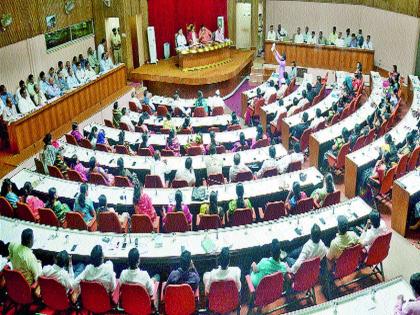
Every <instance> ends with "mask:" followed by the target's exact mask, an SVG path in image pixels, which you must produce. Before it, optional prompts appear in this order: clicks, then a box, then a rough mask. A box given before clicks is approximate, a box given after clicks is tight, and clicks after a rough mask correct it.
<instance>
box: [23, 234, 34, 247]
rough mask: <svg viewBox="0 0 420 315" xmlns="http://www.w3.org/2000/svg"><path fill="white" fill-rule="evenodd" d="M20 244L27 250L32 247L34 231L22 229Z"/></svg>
mask: <svg viewBox="0 0 420 315" xmlns="http://www.w3.org/2000/svg"><path fill="white" fill-rule="evenodd" d="M20 243H21V244H22V245H23V246H25V247H28V248H32V246H33V245H34V231H32V229H24V230H23V231H22V234H21V236H20Z"/></svg>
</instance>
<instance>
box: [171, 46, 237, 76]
mask: <svg viewBox="0 0 420 315" xmlns="http://www.w3.org/2000/svg"><path fill="white" fill-rule="evenodd" d="M230 53H231V49H230V47H229V46H225V47H222V48H219V49H214V50H209V51H204V52H197V53H188V54H182V53H180V54H179V55H178V62H179V68H181V69H182V71H197V70H202V69H207V68H211V67H216V66H220V65H222V64H224V63H228V62H230V61H231V60H232V59H231V58H230Z"/></svg>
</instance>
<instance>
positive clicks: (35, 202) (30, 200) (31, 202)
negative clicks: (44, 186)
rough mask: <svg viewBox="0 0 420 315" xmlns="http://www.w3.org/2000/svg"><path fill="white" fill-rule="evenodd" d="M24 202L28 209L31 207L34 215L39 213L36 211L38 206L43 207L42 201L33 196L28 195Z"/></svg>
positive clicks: (36, 215)
mask: <svg viewBox="0 0 420 315" xmlns="http://www.w3.org/2000/svg"><path fill="white" fill-rule="evenodd" d="M26 204H27V205H28V207H29V209H31V211H32V213H33V214H34V216H35V217H38V216H39V213H38V209H39V208H45V204H44V202H43V201H42V200H41V199H39V198H38V197H35V196H28V197H27V198H26Z"/></svg>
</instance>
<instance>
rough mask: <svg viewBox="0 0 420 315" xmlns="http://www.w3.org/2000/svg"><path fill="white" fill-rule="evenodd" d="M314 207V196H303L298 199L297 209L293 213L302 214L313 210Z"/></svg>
mask: <svg viewBox="0 0 420 315" xmlns="http://www.w3.org/2000/svg"><path fill="white" fill-rule="evenodd" d="M313 208H314V200H313V198H311V197H309V198H302V199H300V200H298V202H297V205H296V209H295V211H294V213H293V214H300V213H305V212H308V211H311V210H312V209H313Z"/></svg>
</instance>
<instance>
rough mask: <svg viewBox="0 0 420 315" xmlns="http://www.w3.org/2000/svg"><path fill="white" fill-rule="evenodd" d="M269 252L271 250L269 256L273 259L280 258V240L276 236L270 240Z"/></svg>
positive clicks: (277, 259)
mask: <svg viewBox="0 0 420 315" xmlns="http://www.w3.org/2000/svg"><path fill="white" fill-rule="evenodd" d="M270 252H271V257H273V259H274V260H275V261H279V260H280V253H281V247H280V242H279V240H278V239H277V238H275V239H273V240H272V241H271V248H270Z"/></svg>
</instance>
